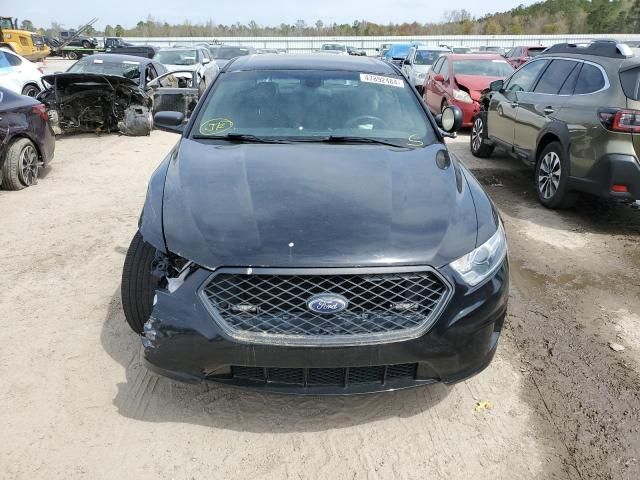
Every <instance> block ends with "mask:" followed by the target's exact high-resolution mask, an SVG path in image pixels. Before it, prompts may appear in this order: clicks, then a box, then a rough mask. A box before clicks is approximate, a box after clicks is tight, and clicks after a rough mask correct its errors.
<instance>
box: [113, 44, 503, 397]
mask: <svg viewBox="0 0 640 480" xmlns="http://www.w3.org/2000/svg"><path fill="white" fill-rule="evenodd" d="M460 122H461V112H460V111H459V110H458V109H457V108H456V107H450V108H449V109H447V110H445V112H444V113H443V115H442V116H439V117H438V118H435V119H434V118H433V117H432V116H431V115H430V114H429V113H428V111H427V109H426V107H425V105H424V104H423V103H422V101H421V99H420V96H419V95H418V94H417V92H416V91H415V90H414V89H413V87H412V86H411V85H409V83H408V82H407V81H406V79H405V78H404V77H403V76H402V74H401V72H400V71H399V70H398V69H397V68H396V67H394V66H393V65H390V64H388V63H385V62H382V61H380V60H375V59H369V58H360V57H352V56H351V57H350V56H339V55H330V56H323V55H313V56H281V55H259V56H247V57H242V58H239V59H236V60H233V61H232V62H230V64H228V65H227V66H226V67H225V69H224V70H223V71H222V72H221V74H220V75H219V77H218V78H217V79H216V81H215V83H213V84H212V85H211V86H210V87H209V89H208V90H207V92H206V93H205V95H204V97H203V98H202V99H201V101H200V102H199V104H198V107H197V108H196V110H195V112H194V115H193V116H192V118H191V119H190V120H189V122H188V123H186V124H185V123H184V119H183V117H182V115H181V114H180V113H176V112H160V113H158V114H156V116H155V123H156V127H158V128H161V129H164V130H171V131H176V132H180V133H181V135H182V136H181V138H180V141H179V142H178V144H177V145H176V146H175V147H174V149H173V150H172V151H171V152H170V153H169V155H168V156H167V157H166V159H165V160H164V161H163V162H162V163H161V164H160V166H159V167H158V169H157V170H156V172H155V173H154V174H153V176H152V178H151V181H150V183H149V189H148V193H147V198H146V202H145V205H144V209H143V212H142V215H141V218H140V223H139V231H138V232H137V233H136V234H135V236H134V238H133V241H132V244H131V247H130V249H129V252H128V254H127V257H126V261H125V265H124V271H123V279H122V299H123V306H124V310H125V316H126V319H127V321H128V323H129V325H130V326H131V328H132V329H133V330H134V331H135V332H137V333H139V334H140V335H142V344H143V350H144V358H145V359H146V362H147V364H148V366H149V367H150V368H151V369H152V370H154V371H156V372H158V373H160V374H164V375H166V376H169V377H172V378H175V379H179V380H183V381H189V382H200V381H203V380H213V381H218V382H223V383H227V384H233V385H240V386H249V387H253V388H260V389H263V390H269V391H274V392H283V393H301V394H352V393H366V392H375V391H384V390H395V389H400V388H407V387H412V386H417V385H424V384H429V383H433V382H445V383H452V382H456V381H460V380H462V379H465V378H467V377H469V376H471V375H473V374H475V373H478V372H479V371H481V370H482V369H483V368H485V367H486V366H487V365H488V364H489V363H490V362H491V359H492V358H493V355H494V353H495V351H496V347H497V343H498V337H499V335H500V331H501V328H502V324H503V321H504V317H505V312H506V308H507V296H508V277H509V275H508V263H507V245H506V239H505V234H504V230H503V227H502V224H501V221H500V218H499V216H498V213H497V212H496V210H495V208H494V206H493V204H492V203H491V201H490V200H489V198H488V197H487V195H486V194H485V193H484V191H483V190H482V188H481V187H480V185H479V184H478V182H477V181H476V179H475V178H474V177H473V176H472V175H471V174H470V173H469V171H468V170H467V169H466V168H465V167H464V166H463V165H462V164H461V163H460V162H459V161H458V160H457V159H456V158H455V156H453V155H452V154H451V153H450V152H449V151H448V150H447V147H446V145H445V143H444V138H443V137H444V136H446V135H450V134H451V133H450V132H452V131H454V130H455V129H456V128H458V127H459V124H460Z"/></svg>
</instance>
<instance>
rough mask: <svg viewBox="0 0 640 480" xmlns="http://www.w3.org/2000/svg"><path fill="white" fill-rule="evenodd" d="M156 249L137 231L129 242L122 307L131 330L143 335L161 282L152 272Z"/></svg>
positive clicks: (122, 285) (123, 281)
mask: <svg viewBox="0 0 640 480" xmlns="http://www.w3.org/2000/svg"><path fill="white" fill-rule="evenodd" d="M155 255H156V249H155V248H153V247H152V246H151V245H150V244H148V243H147V242H145V241H144V240H143V239H142V235H141V234H140V232H136V234H135V235H134V237H133V240H132V241H131V245H129V250H128V251H127V256H126V257H125V260H124V268H123V270H122V284H121V286H120V294H121V296H122V308H123V309H124V317H125V319H126V320H127V323H128V324H129V327H131V330H133V331H134V332H136V333H138V334H141V333H142V331H143V329H144V324H145V322H146V321H147V320H149V317H150V316H151V311H152V310H153V297H154V295H155V291H156V287H157V285H158V281H157V279H156V278H155V277H153V276H152V275H151V264H152V262H153V259H154V258H155Z"/></svg>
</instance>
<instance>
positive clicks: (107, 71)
mask: <svg viewBox="0 0 640 480" xmlns="http://www.w3.org/2000/svg"><path fill="white" fill-rule="evenodd" d="M67 72H72V73H100V74H103V75H118V76H120V77H125V78H129V79H131V80H133V81H134V82H136V83H138V82H139V81H140V62H135V61H130V60H125V61H123V62H105V61H104V60H101V59H98V58H95V59H92V58H91V57H86V58H83V59H82V60H78V61H77V62H76V63H74V64H73V65H72V66H71V67H69V69H68V70H67Z"/></svg>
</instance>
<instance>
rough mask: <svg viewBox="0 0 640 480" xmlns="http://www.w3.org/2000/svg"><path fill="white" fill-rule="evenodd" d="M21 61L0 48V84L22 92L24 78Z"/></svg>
mask: <svg viewBox="0 0 640 480" xmlns="http://www.w3.org/2000/svg"><path fill="white" fill-rule="evenodd" d="M16 60H18V62H16ZM16 63H18V64H17V65H16ZM21 63H22V62H21V61H20V58H18V57H16V56H15V55H12V54H11V53H9V52H4V51H2V50H0V85H2V86H3V87H5V88H8V89H9V90H11V91H13V92H16V93H22V86H23V84H24V79H23V78H22V77H23V75H22V65H21Z"/></svg>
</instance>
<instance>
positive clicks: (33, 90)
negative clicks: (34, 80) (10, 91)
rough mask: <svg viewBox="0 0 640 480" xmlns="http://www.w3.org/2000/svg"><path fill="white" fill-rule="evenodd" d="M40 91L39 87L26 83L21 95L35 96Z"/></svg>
mask: <svg viewBox="0 0 640 480" xmlns="http://www.w3.org/2000/svg"><path fill="white" fill-rule="evenodd" d="M38 93H40V89H39V88H38V87H37V86H35V85H26V86H25V87H24V88H23V89H22V95H26V96H27V97H35V96H36V95H38Z"/></svg>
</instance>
